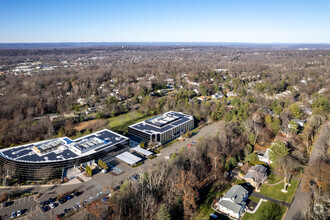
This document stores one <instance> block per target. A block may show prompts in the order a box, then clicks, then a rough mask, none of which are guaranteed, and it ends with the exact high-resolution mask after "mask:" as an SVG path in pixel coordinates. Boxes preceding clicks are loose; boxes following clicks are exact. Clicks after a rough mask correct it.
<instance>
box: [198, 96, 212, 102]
mask: <svg viewBox="0 0 330 220" xmlns="http://www.w3.org/2000/svg"><path fill="white" fill-rule="evenodd" d="M208 99H209V97H207V96H200V97H198V98H197V100H200V101H202V102H205V101H207V100H208Z"/></svg>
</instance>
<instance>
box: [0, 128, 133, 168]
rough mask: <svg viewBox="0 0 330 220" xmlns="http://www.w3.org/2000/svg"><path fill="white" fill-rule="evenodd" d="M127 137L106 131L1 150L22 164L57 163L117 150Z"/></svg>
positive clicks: (7, 156)
mask: <svg viewBox="0 0 330 220" xmlns="http://www.w3.org/2000/svg"><path fill="white" fill-rule="evenodd" d="M125 140H128V138H127V137H125V136H122V135H120V134H117V133H115V132H112V131H110V130H108V129H104V130H101V131H98V132H95V133H92V134H89V135H86V136H83V137H81V138H77V139H74V140H71V139H70V138H68V137H61V138H55V139H51V140H45V141H39V142H35V143H30V144H25V145H20V146H16V147H10V148H5V149H2V150H0V155H1V156H3V157H5V158H8V159H10V160H14V161H21V162H40V163H41V162H57V161H64V160H68V159H73V158H78V157H82V156H86V155H89V154H93V153H96V152H97V151H100V150H102V149H105V148H113V149H115V148H116V146H115V145H116V144H118V143H120V142H123V141H125Z"/></svg>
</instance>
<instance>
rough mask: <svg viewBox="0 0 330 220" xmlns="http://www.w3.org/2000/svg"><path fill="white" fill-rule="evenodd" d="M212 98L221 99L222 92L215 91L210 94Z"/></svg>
mask: <svg viewBox="0 0 330 220" xmlns="http://www.w3.org/2000/svg"><path fill="white" fill-rule="evenodd" d="M212 98H213V99H222V98H223V94H222V93H221V92H217V93H215V94H213V95H212Z"/></svg>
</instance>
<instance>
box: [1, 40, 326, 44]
mask: <svg viewBox="0 0 330 220" xmlns="http://www.w3.org/2000/svg"><path fill="white" fill-rule="evenodd" d="M77 43H83V44H84V43H85V44H87V43H98V44H100V43H112V44H123V43H127V44H129V43H170V44H175V43H195V44H196V43H203V44H205V43H206V44H212V43H217V44H219V43H222V44H321V45H322V44H330V42H329V43H316V42H313V43H306V42H294V43H288V42H239V41H233V42H225V41H224V42H222V41H59V42H0V44H77Z"/></svg>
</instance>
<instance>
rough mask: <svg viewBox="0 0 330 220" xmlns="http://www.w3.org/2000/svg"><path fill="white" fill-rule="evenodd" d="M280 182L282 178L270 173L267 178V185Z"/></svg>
mask: <svg viewBox="0 0 330 220" xmlns="http://www.w3.org/2000/svg"><path fill="white" fill-rule="evenodd" d="M281 180H283V177H282V176H278V175H275V174H274V173H271V174H269V176H268V183H269V184H274V183H278V182H280V181H281Z"/></svg>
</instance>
